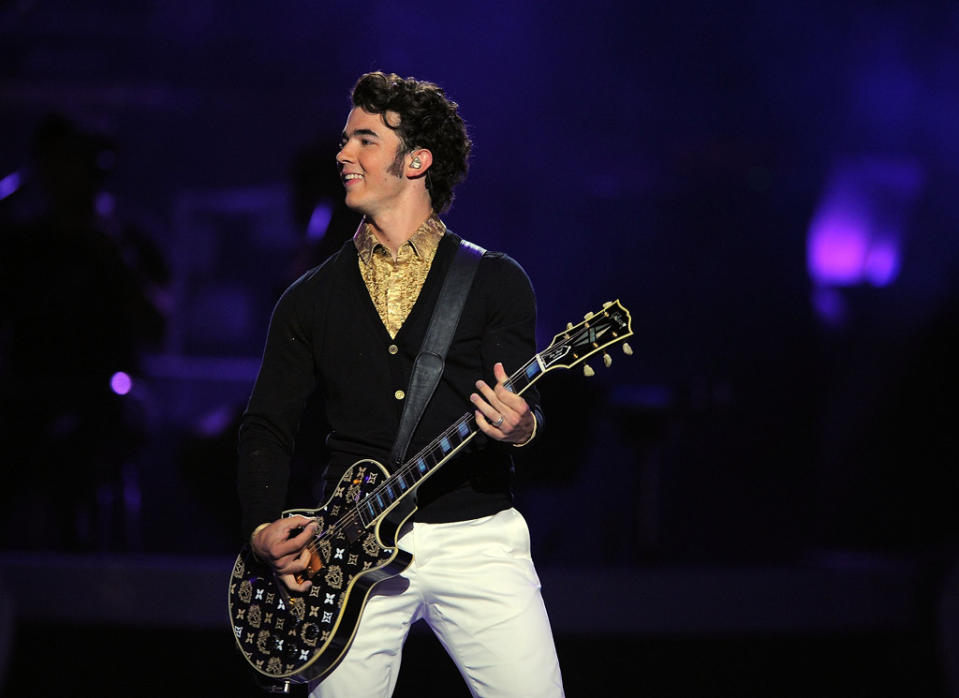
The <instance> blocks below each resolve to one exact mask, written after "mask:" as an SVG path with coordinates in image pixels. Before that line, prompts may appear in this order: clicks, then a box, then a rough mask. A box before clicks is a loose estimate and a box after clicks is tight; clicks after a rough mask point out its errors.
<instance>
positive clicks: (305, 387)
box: [239, 72, 563, 698]
mask: <svg viewBox="0 0 959 698" xmlns="http://www.w3.org/2000/svg"><path fill="white" fill-rule="evenodd" d="M352 104H353V108H352V110H351V111H350V113H349V116H348V118H347V121H346V126H345V128H344V130H343V136H342V140H341V144H340V150H339V153H338V154H337V157H336V161H337V164H338V166H339V170H340V173H341V178H342V180H343V185H344V187H345V189H346V203H347V205H349V206H350V207H351V208H352V209H354V210H356V211H358V212H361V213H362V214H363V215H364V216H365V218H364V220H363V222H362V223H361V224H360V227H359V229H358V230H357V232H356V235H355V236H354V237H353V239H352V240H351V241H348V242H347V243H346V244H345V245H344V246H343V247H342V248H341V249H340V250H339V252H337V253H336V254H334V255H333V256H331V257H330V258H329V259H328V260H327V261H326V262H324V263H323V264H321V265H320V266H319V267H317V268H316V269H313V270H311V271H309V272H307V273H306V274H305V275H304V276H303V277H301V278H300V279H299V280H297V281H296V282H295V283H294V284H293V285H292V286H291V287H290V288H289V289H287V291H286V292H285V293H284V294H283V296H282V298H281V299H280V301H279V302H278V303H277V306H276V308H275V309H274V312H273V317H272V320H271V323H270V330H269V336H268V339H267V344H266V349H265V352H264V357H263V363H262V366H261V368H260V373H259V376H258V378H257V381H256V385H255V387H254V390H253V394H252V396H251V398H250V402H249V405H248V407H247V410H246V412H245V413H244V417H243V420H242V423H241V426H240V441H239V455H240V472H239V492H240V498H241V502H242V504H243V511H244V527H245V530H246V531H247V532H250V533H251V538H250V542H251V547H252V549H253V551H254V553H255V554H256V555H257V557H259V558H260V559H261V560H263V561H265V562H267V563H269V564H270V565H272V567H273V568H274V570H275V571H276V573H277V574H278V575H280V577H281V579H282V580H283V582H284V583H285V584H286V585H287V586H288V587H289V588H290V589H293V590H296V591H306V590H307V589H308V588H309V586H310V582H309V581H305V582H303V583H298V582H297V581H296V579H295V574H296V573H297V572H301V571H303V570H304V569H306V566H307V561H308V559H309V553H308V552H307V551H306V550H305V549H304V546H305V545H306V544H307V543H308V542H309V541H310V539H311V536H313V534H314V533H315V527H314V525H313V524H312V523H310V522H309V521H308V520H306V519H304V518H302V517H291V518H285V519H284V518H278V517H279V515H280V513H281V511H282V509H283V507H284V504H285V498H286V482H287V478H288V475H289V461H290V458H291V455H292V453H293V449H294V443H293V436H294V433H295V432H296V430H297V429H298V428H300V425H299V419H300V415H301V414H302V410H303V406H304V403H305V401H306V400H307V398H308V397H309V396H310V395H311V394H312V393H313V391H319V395H320V396H321V397H322V399H323V401H324V405H325V409H326V417H327V420H328V423H329V425H330V427H331V431H330V434H329V436H328V438H327V446H328V449H329V452H330V459H329V463H328V465H327V470H326V472H325V479H326V482H327V483H328V484H329V483H336V482H337V481H338V480H339V478H340V476H341V475H342V474H343V473H344V471H345V470H346V469H347V468H348V467H349V466H350V465H352V464H353V463H354V462H356V461H357V460H360V459H363V458H373V459H376V460H378V461H380V462H381V463H387V462H388V455H389V453H390V450H391V448H392V446H393V441H394V439H395V436H396V432H397V429H398V425H399V421H400V415H401V412H402V407H403V400H404V398H405V392H404V391H405V390H406V388H407V385H408V383H409V379H410V374H411V372H412V367H413V361H414V359H415V357H416V355H417V353H418V352H419V349H420V346H421V344H422V341H423V337H424V335H425V333H426V328H427V326H428V323H429V320H430V317H431V315H432V312H433V308H434V306H435V304H436V301H437V297H438V295H439V290H440V286H441V285H442V282H443V279H444V277H445V274H446V271H447V270H448V268H449V267H450V263H451V261H452V258H453V255H454V253H455V251H456V248H457V246H458V244H459V238H458V237H457V236H456V235H454V234H453V233H452V232H450V231H447V229H446V226H445V225H444V224H443V222H442V221H441V220H440V218H439V217H438V214H439V213H441V212H443V211H445V210H446V209H447V208H448V207H449V205H450V203H451V202H452V199H453V188H454V187H455V186H456V184H458V183H459V182H460V181H462V179H463V178H464V177H465V175H466V172H467V160H468V156H469V151H470V145H471V144H470V140H469V138H468V136H467V133H466V128H465V125H464V124H463V120H462V119H461V117H460V116H459V114H458V112H457V109H458V107H457V105H456V103H454V102H452V101H450V100H449V99H447V98H446V96H445V94H444V92H443V90H442V89H440V88H439V87H437V86H436V85H434V84H432V83H428V82H423V81H417V80H415V79H413V78H408V79H403V78H400V77H398V76H396V75H392V74H389V75H387V74H383V73H380V72H375V73H369V74H366V75H364V76H362V77H361V78H360V79H359V81H358V82H357V84H356V86H355V87H354V90H353V93H352ZM534 344H535V298H534V295H533V290H532V287H531V285H530V283H529V279H528V278H527V277H526V274H525V273H524V271H523V270H522V268H521V267H520V266H519V265H518V264H517V263H516V262H515V261H513V260H512V259H511V258H509V257H508V256H506V255H504V254H501V253H487V254H486V255H484V257H483V258H482V260H481V261H480V263H479V267H478V269H477V272H476V277H475V279H474V282H473V285H472V287H471V289H470V292H469V295H468V296H467V300H466V305H465V307H464V309H463V313H462V316H461V319H460V323H459V325H458V327H457V329H456V332H455V334H454V337H453V340H452V343H451V345H450V348H449V350H448V353H447V358H446V364H445V369H444V373H443V376H442V379H441V381H440V383H439V385H438V387H437V389H436V392H435V393H434V396H433V398H432V400H431V401H430V403H429V405H428V407H427V409H426V410H425V412H424V414H423V417H422V419H421V421H420V423H419V426H418V428H417V429H416V431H415V432H414V434H413V438H412V441H411V444H410V447H409V450H408V453H409V454H412V453H416V452H417V451H418V450H419V449H420V448H421V447H422V446H424V445H425V444H427V443H429V442H430V441H431V440H432V439H433V438H435V437H436V436H437V435H439V434H440V433H441V432H442V431H443V430H444V429H446V428H447V427H449V426H450V425H451V424H452V423H453V422H455V421H456V420H457V419H458V418H459V417H461V416H462V415H463V413H464V412H465V411H466V410H467V409H469V408H470V403H472V409H473V410H474V411H475V418H476V424H477V428H478V430H479V431H480V432H482V433H481V434H479V435H477V437H476V438H474V439H473V440H472V441H470V442H469V443H468V444H467V446H466V447H465V448H464V449H463V450H462V451H461V452H460V453H459V454H458V455H457V456H456V457H455V458H454V459H453V460H451V461H450V462H449V463H447V464H445V465H444V466H443V467H442V468H441V469H440V470H439V471H437V472H436V473H435V474H433V475H432V476H431V477H429V478H428V479H426V480H425V481H423V482H422V483H421V485H420V487H419V489H418V492H417V505H418V510H417V511H416V513H415V514H414V516H413V517H412V518H411V520H410V521H409V522H407V523H406V524H405V525H404V527H403V528H402V529H401V531H400V534H401V535H400V540H399V543H398V545H399V547H400V548H402V549H404V550H406V551H408V552H411V553H412V554H413V555H414V561H413V563H412V564H411V565H410V567H409V568H408V569H407V570H406V571H405V572H403V573H402V574H401V575H397V576H396V577H393V578H391V579H388V580H386V581H384V582H381V583H380V584H378V585H377V586H376V587H375V588H374V589H373V591H372V593H371V594H370V598H369V601H368V603H367V605H366V608H365V610H364V612H363V615H362V618H361V621H360V624H359V627H358V630H357V633H356V635H355V638H354V640H353V643H352V646H351V647H350V650H349V652H348V653H347V654H346V657H345V658H344V660H343V661H342V662H341V663H340V664H339V665H338V666H337V667H336V669H334V670H333V671H332V672H331V673H330V674H329V675H328V676H326V677H325V678H324V679H323V680H322V681H321V682H319V683H318V684H316V685H314V686H313V687H312V694H311V696H312V697H313V698H331V697H333V698H335V697H337V696H350V697H351V698H357V697H363V696H384V697H385V696H389V695H391V694H392V692H393V688H394V686H395V683H396V679H397V675H398V672H399V666H400V656H401V650H402V646H403V642H404V640H405V639H406V635H407V633H408V631H409V628H410V625H411V624H412V623H413V622H415V621H416V620H419V619H423V620H425V621H426V623H427V624H428V625H429V626H430V627H431V628H432V629H433V631H434V632H435V633H436V634H437V636H438V637H439V639H440V641H441V642H442V644H443V645H444V646H445V647H446V649H447V651H448V652H449V653H450V656H451V657H452V658H453V660H454V662H455V663H456V664H457V666H458V667H459V669H460V672H461V674H462V675H463V677H464V678H465V680H466V682H467V684H468V685H469V688H470V690H471V692H472V693H473V695H483V696H517V697H519V696H522V697H523V698H531V697H532V696H561V695H563V688H562V679H561V677H560V670H559V664H558V661H557V658H556V651H555V648H554V644H553V639H552V634H551V631H550V626H549V620H548V618H547V615H546V611H545V608H544V606H543V601H542V597H541V595H540V587H539V579H538V577H537V575H536V571H535V569H534V567H533V563H532V560H531V559H530V554H529V531H528V529H527V528H526V523H525V521H524V520H523V518H522V516H521V515H520V514H519V513H518V512H517V511H516V510H515V509H513V508H512V506H511V497H510V490H509V485H510V472H511V467H512V461H511V453H512V452H513V449H514V448H516V447H522V446H525V445H526V444H528V443H529V442H530V441H532V440H533V438H534V437H535V435H536V432H537V425H539V424H541V423H542V413H541V411H540V408H539V405H538V394H537V392H536V391H535V389H532V388H531V389H529V390H527V391H526V392H525V393H524V395H523V396H520V395H516V394H514V393H513V392H511V391H509V390H508V389H507V388H506V386H505V381H506V379H507V371H508V370H509V371H514V370H516V369H518V368H519V367H520V366H521V365H522V364H523V363H524V362H525V361H527V360H528V359H529V358H530V357H531V356H532V355H533V354H534V353H535V346H534ZM477 379H478V380H477ZM304 427H305V428H309V425H304ZM300 527H303V531H302V532H300V533H297V532H296V531H295V529H297V528H300ZM424 680H428V679H424Z"/></svg>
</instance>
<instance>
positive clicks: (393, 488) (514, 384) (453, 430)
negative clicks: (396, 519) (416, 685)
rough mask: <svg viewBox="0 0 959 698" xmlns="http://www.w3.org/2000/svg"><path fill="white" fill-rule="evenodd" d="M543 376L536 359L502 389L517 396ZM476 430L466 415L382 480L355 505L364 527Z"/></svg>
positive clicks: (453, 451)
mask: <svg viewBox="0 0 959 698" xmlns="http://www.w3.org/2000/svg"><path fill="white" fill-rule="evenodd" d="M543 373H544V370H543V365H542V363H541V361H540V355H539V354H537V355H536V356H534V357H533V358H532V359H530V360H529V361H527V362H526V363H525V364H524V365H523V366H522V367H521V368H520V369H519V370H518V371H516V373H514V374H513V375H511V376H510V377H509V378H508V379H507V380H506V383H505V385H506V387H507V388H508V389H509V390H511V391H512V392H514V393H516V394H518V395H521V394H522V393H523V392H524V391H525V390H526V389H527V388H529V387H530V386H531V385H532V384H533V383H535V382H536V380H537V379H539V378H540V377H541V376H542V375H543ZM477 431H478V427H477V426H476V417H475V415H474V413H473V412H467V413H466V414H464V415H463V416H462V417H460V418H459V419H458V420H456V421H455V422H454V423H453V424H452V426H450V427H449V428H447V429H446V431H444V432H443V433H442V434H440V435H439V436H438V437H436V438H435V439H433V440H432V441H431V442H430V443H429V444H428V445H427V446H425V447H424V448H423V449H422V450H421V451H420V452H419V453H417V454H416V455H415V456H413V457H412V458H410V459H409V460H408V461H406V462H405V463H404V464H403V465H402V466H400V467H399V468H398V469H397V471H396V472H395V473H393V474H392V475H391V476H390V477H388V478H387V479H386V480H384V481H383V482H382V483H381V484H380V486H379V487H377V488H376V489H375V490H373V491H372V492H370V494H369V496H368V497H366V498H365V499H363V501H362V502H360V503H359V504H357V511H358V512H359V515H360V519H361V521H362V522H363V525H364V526H369V525H370V524H372V523H374V522H375V521H376V520H377V519H379V518H381V517H383V516H384V515H385V514H386V513H387V512H388V511H389V510H390V509H392V508H393V506H394V505H395V504H396V503H397V502H399V501H400V500H401V499H402V498H403V497H405V496H406V495H408V494H409V493H410V492H412V491H413V490H414V489H415V488H416V486H417V485H418V484H419V483H420V482H422V481H423V480H425V479H426V478H427V477H429V476H430V475H431V474H432V473H433V472H435V471H436V470H437V469H438V468H439V467H440V466H441V465H443V464H444V463H446V461H448V460H449V459H450V458H452V457H453V456H454V455H455V454H456V453H457V452H458V451H459V450H460V449H461V448H463V446H465V445H466V444H467V443H468V442H469V441H470V439H472V438H473V437H474V436H476V434H477Z"/></svg>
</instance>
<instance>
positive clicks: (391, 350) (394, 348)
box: [388, 344, 400, 354]
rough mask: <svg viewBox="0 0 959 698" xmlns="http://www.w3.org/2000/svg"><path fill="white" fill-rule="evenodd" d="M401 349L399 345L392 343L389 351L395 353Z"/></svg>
mask: <svg viewBox="0 0 959 698" xmlns="http://www.w3.org/2000/svg"><path fill="white" fill-rule="evenodd" d="M399 350H400V348H399V347H398V346H396V345H395V344H391V345H390V348H389V349H388V351H389V352H390V353H391V354H395V353H396V352H398V351H399Z"/></svg>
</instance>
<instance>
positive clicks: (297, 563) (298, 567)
mask: <svg viewBox="0 0 959 698" xmlns="http://www.w3.org/2000/svg"><path fill="white" fill-rule="evenodd" d="M310 555H311V552H310V550H309V548H303V550H301V551H300V552H299V554H297V555H295V556H292V555H291V556H288V557H286V558H282V559H280V560H277V565H276V571H277V572H279V573H280V574H295V573H297V572H302V571H303V570H305V569H306V568H307V567H309V566H310Z"/></svg>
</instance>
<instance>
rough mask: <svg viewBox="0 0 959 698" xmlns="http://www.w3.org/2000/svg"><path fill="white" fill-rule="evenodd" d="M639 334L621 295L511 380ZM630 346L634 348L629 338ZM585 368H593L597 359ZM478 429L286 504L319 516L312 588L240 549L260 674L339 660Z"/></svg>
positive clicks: (247, 638)
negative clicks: (420, 492) (423, 499)
mask: <svg viewBox="0 0 959 698" xmlns="http://www.w3.org/2000/svg"><path fill="white" fill-rule="evenodd" d="M632 334H633V331H632V327H631V318H630V315H629V311H627V310H626V309H625V308H623V306H622V305H620V303H619V301H614V302H610V303H606V304H604V306H603V308H602V310H600V311H598V312H596V313H595V314H594V313H589V314H587V315H586V319H585V320H583V321H582V322H580V323H579V324H578V325H575V326H574V325H572V324H570V325H568V326H567V329H566V331H565V332H561V333H560V334H558V335H556V336H555V337H554V338H553V341H552V342H551V343H550V345H549V347H547V348H546V349H545V350H543V351H542V352H540V353H538V354H536V355H535V356H534V357H533V358H532V359H530V360H529V361H527V362H526V364H525V365H524V366H522V367H521V368H520V369H519V370H518V371H516V373H514V374H513V375H512V376H510V377H509V379H508V380H507V383H506V385H507V387H508V388H509V389H510V390H512V391H513V392H515V393H518V394H519V393H522V392H523V391H524V390H525V389H526V388H528V387H529V386H530V385H532V384H533V383H534V382H535V381H536V380H538V379H539V378H540V377H541V376H542V375H543V374H544V373H546V372H547V371H551V370H553V369H558V368H564V369H568V368H572V367H573V366H575V365H576V364H579V363H581V362H583V361H585V360H586V359H587V358H588V357H590V356H592V355H593V354H596V353H598V352H600V351H603V349H605V348H606V347H608V346H610V345H612V344H615V343H617V342H620V341H623V340H624V339H626V338H627V337H629V336H631V335H632ZM623 351H624V352H625V353H627V354H631V353H632V350H631V349H630V348H629V345H628V344H625V343H624V344H623ZM603 361H604V363H605V365H606V366H609V365H610V363H611V362H612V359H610V357H609V354H607V353H605V352H604V353H603ZM583 370H584V372H585V373H586V375H587V376H588V375H592V369H591V368H590V367H589V366H588V365H584V369H583ZM476 434H477V427H476V422H475V417H474V413H473V411H472V410H471V411H469V412H467V413H466V414H465V415H463V416H462V417H460V418H459V419H458V420H457V421H456V422H455V423H454V424H453V425H452V426H450V427H449V428H448V429H446V431H444V432H443V433H442V434H440V435H439V436H438V437H437V438H436V439H434V440H433V441H432V442H430V444H429V445H428V446H426V447H425V448H424V449H423V450H422V451H420V452H419V453H417V454H416V455H415V456H413V457H412V458H410V459H409V460H408V461H406V463H404V464H403V465H401V466H399V467H398V468H397V469H396V471H395V472H393V473H391V472H390V471H388V470H387V469H386V468H385V467H383V465H381V464H380V463H378V462H377V461H374V460H361V461H357V462H356V463H354V464H353V465H352V466H350V468H349V469H348V470H347V471H346V473H345V474H344V475H343V477H342V478H341V479H340V481H339V482H338V483H337V486H336V488H335V489H334V491H333V495H332V496H331V497H330V499H329V500H328V501H327V502H326V503H325V504H324V505H323V506H321V507H320V508H319V509H291V510H289V511H285V512H283V516H285V517H289V516H296V515H299V516H306V517H308V518H310V519H314V520H315V521H316V522H317V524H318V528H317V532H316V534H315V535H314V537H313V539H312V540H311V541H310V543H309V544H308V545H307V548H308V549H309V551H310V562H309V566H308V568H307V569H306V570H305V571H304V572H303V573H302V576H300V577H298V579H299V580H300V581H302V580H303V579H310V580H312V582H313V585H312V587H311V588H310V589H309V591H307V592H305V593H296V592H291V591H290V590H289V589H288V588H287V587H286V585H285V584H284V583H283V582H282V581H280V579H279V578H278V577H277V576H276V575H275V574H274V572H273V570H272V569H271V568H270V567H269V566H268V565H266V564H263V563H261V562H260V561H259V560H257V559H256V557H255V556H254V555H253V554H252V551H251V550H250V548H249V546H247V547H246V548H244V549H243V551H241V553H240V555H239V556H238V557H237V559H236V563H235V564H234V566H233V573H232V576H231V578H230V588H229V603H228V607H229V614H230V622H231V624H232V626H233V634H234V639H235V640H236V645H237V647H238V648H239V650H240V652H241V653H242V654H243V656H244V657H245V658H246V660H247V661H248V662H249V664H250V665H251V666H252V667H253V668H254V669H255V670H256V671H257V672H259V673H260V674H261V675H262V676H260V677H258V678H259V679H260V680H261V681H262V680H264V679H265V680H266V681H267V682H275V683H278V684H285V687H286V688H287V689H288V688H289V684H291V683H304V682H307V681H311V680H314V679H317V678H320V677H322V676H324V675H325V674H327V673H329V672H330V671H332V670H333V668H335V667H336V665H337V664H338V663H339V661H340V660H341V659H342V658H343V656H344V655H345V654H346V652H347V650H348V649H349V646H350V643H351V642H352V641H353V636H354V634H355V632H356V627H357V625H358V623H359V620H360V614H361V613H362V612H363V608H364V606H365V605H366V601H367V598H368V597H369V594H370V591H371V590H372V589H373V587H374V586H375V585H376V584H377V583H378V582H381V581H383V580H384V579H387V578H389V577H393V576H395V575H397V574H399V573H400V572H402V571H403V570H405V569H406V568H407V567H408V566H409V565H410V563H411V562H412V561H413V557H412V555H410V554H409V553H407V552H405V551H403V550H399V549H398V548H397V547H396V540H397V537H398V532H399V529H400V527H401V526H402V525H403V523H404V522H405V521H406V520H407V519H409V518H410V516H412V514H413V513H414V512H415V511H416V505H415V503H414V501H413V498H412V497H408V496H407V495H409V494H410V493H411V492H413V491H414V490H415V489H416V487H417V486H418V485H419V484H420V483H421V482H423V481H424V480H425V479H426V478H428V477H429V476H430V475H432V474H433V473H434V472H436V471H437V470H438V469H439V468H440V466H442V465H443V464H444V463H446V462H447V461H449V460H450V458H452V457H453V456H454V455H455V454H456V453H457V452H458V451H459V450H460V449H461V448H463V446H465V445H466V444H467V443H468V442H469V441H470V440H471V439H472V438H473V437H474V436H475V435H476ZM277 692H282V691H281V690H278V691H277Z"/></svg>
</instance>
